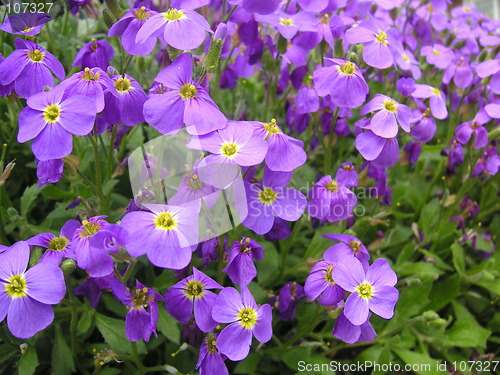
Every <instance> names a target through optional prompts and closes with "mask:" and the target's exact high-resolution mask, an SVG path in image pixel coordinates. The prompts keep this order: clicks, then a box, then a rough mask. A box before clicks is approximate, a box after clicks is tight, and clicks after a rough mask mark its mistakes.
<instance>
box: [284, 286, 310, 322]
mask: <svg viewBox="0 0 500 375" xmlns="http://www.w3.org/2000/svg"><path fill="white" fill-rule="evenodd" d="M304 298H306V294H305V293H304V287H303V286H302V285H299V284H297V283H295V282H291V281H290V282H288V283H286V284H285V285H284V286H283V288H281V290H280V295H279V299H278V310H279V318H280V319H281V320H284V321H287V322H290V321H292V320H294V319H295V312H296V309H297V302H298V301H300V300H303V299H304Z"/></svg>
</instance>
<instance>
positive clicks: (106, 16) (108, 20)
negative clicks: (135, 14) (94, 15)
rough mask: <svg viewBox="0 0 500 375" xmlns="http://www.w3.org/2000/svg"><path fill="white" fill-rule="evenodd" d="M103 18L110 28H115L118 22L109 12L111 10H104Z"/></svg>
mask: <svg viewBox="0 0 500 375" xmlns="http://www.w3.org/2000/svg"><path fill="white" fill-rule="evenodd" d="M102 18H103V19H104V23H105V24H106V26H107V27H108V28H111V26H113V25H114V24H115V23H116V21H117V19H116V17H115V16H114V15H113V13H111V12H110V11H109V9H104V10H103V11H102Z"/></svg>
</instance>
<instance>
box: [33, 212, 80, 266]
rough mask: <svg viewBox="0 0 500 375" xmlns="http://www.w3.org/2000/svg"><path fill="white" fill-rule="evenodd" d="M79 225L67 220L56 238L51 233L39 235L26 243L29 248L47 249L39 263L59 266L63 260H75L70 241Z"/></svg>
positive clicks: (76, 222)
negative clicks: (50, 263) (39, 247)
mask: <svg viewBox="0 0 500 375" xmlns="http://www.w3.org/2000/svg"><path fill="white" fill-rule="evenodd" d="M80 225H81V224H80V223H79V222H78V221H76V220H68V221H67V222H66V224H64V226H63V227H62V228H61V233H60V234H59V236H58V237H56V236H54V235H53V234H52V233H41V234H37V235H36V236H34V237H31V238H30V239H29V240H28V241H26V242H27V243H28V244H29V245H30V246H41V247H44V248H46V249H47V250H46V251H45V253H44V254H43V256H42V258H40V262H44V261H48V262H53V263H55V264H56V265H57V266H59V264H61V261H62V260H63V258H70V259H75V253H74V251H73V250H72V249H71V240H72V239H73V235H74V234H75V232H76V230H77V229H78V228H80Z"/></svg>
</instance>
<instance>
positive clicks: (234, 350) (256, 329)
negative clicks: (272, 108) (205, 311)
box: [212, 287, 273, 361]
mask: <svg viewBox="0 0 500 375" xmlns="http://www.w3.org/2000/svg"><path fill="white" fill-rule="evenodd" d="M212 318H213V319H214V320H215V321H216V322H219V323H229V325H227V326H226V327H225V328H224V329H223V330H222V331H221V333H220V334H219V337H218V338H217V343H216V346H217V349H219V351H220V352H221V353H222V354H224V355H226V356H227V357H228V358H229V359H230V360H231V361H240V360H242V359H244V358H245V357H246V356H247V355H248V352H249V351H250V345H251V344H252V336H255V338H256V339H257V341H259V342H261V343H266V342H268V341H269V340H271V336H272V334H273V330H272V310H271V306H269V305H268V304H266V305H262V306H260V307H259V306H257V304H256V303H255V300H254V298H253V296H252V294H251V293H250V291H249V290H248V288H246V287H242V288H241V294H240V293H238V291H237V290H236V289H234V288H231V287H229V288H224V289H222V290H221V292H220V293H219V295H218V296H217V299H216V300H215V304H214V307H213V309H212Z"/></svg>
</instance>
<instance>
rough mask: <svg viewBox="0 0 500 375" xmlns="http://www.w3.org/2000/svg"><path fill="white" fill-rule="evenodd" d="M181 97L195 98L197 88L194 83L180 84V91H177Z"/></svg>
mask: <svg viewBox="0 0 500 375" xmlns="http://www.w3.org/2000/svg"><path fill="white" fill-rule="evenodd" d="M179 94H180V96H181V98H182V99H192V98H196V96H197V95H198V89H197V88H196V86H195V85H192V84H190V83H186V84H184V85H182V86H181V91H180V92H179Z"/></svg>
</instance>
